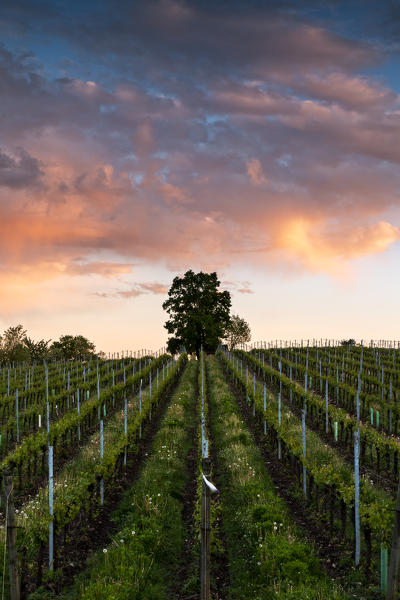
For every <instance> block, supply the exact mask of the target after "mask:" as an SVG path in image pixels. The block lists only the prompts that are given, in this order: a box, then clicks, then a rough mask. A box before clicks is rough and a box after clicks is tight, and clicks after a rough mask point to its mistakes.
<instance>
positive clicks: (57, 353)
mask: <svg viewBox="0 0 400 600" xmlns="http://www.w3.org/2000/svg"><path fill="white" fill-rule="evenodd" d="M50 342H51V340H44V339H42V340H39V341H37V342H36V341H34V340H33V339H32V338H30V337H28V336H27V335H26V330H25V329H24V327H23V326H22V325H16V326H14V327H9V328H8V329H6V331H4V333H3V334H2V335H0V363H16V362H24V361H26V362H32V363H33V362H36V363H40V362H42V361H43V360H52V359H56V360H60V359H76V360H81V359H87V358H90V357H91V356H94V355H95V345H94V344H93V343H92V342H90V341H89V340H88V339H87V338H85V337H84V336H83V335H62V336H61V337H60V339H59V340H58V341H55V342H53V343H52V344H51V345H50Z"/></svg>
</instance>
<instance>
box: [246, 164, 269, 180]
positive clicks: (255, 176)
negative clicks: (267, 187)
mask: <svg viewBox="0 0 400 600" xmlns="http://www.w3.org/2000/svg"><path fill="white" fill-rule="evenodd" d="M246 167H247V174H248V176H249V178H250V181H251V183H253V184H254V185H261V184H262V183H268V180H267V179H266V177H265V175H264V173H263V170H262V166H261V163H260V161H259V160H258V158H252V159H251V160H249V161H248V162H247V163H246Z"/></svg>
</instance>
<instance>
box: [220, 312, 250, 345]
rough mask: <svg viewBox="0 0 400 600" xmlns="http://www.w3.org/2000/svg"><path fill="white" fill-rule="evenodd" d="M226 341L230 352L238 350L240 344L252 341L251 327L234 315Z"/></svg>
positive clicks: (226, 334) (225, 337)
mask: <svg viewBox="0 0 400 600" xmlns="http://www.w3.org/2000/svg"><path fill="white" fill-rule="evenodd" d="M224 340H225V341H226V343H227V344H228V346H229V350H233V349H234V348H236V346H237V345H238V344H245V343H246V342H249V341H250V340H251V331H250V326H249V324H248V323H247V321H245V320H244V319H242V318H241V317H239V315H232V316H231V319H230V321H229V324H228V326H227V328H226V331H225V336H224Z"/></svg>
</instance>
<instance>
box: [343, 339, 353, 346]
mask: <svg viewBox="0 0 400 600" xmlns="http://www.w3.org/2000/svg"><path fill="white" fill-rule="evenodd" d="M340 345H341V346H355V345H356V340H353V338H350V339H349V340H342V341H341V342H340Z"/></svg>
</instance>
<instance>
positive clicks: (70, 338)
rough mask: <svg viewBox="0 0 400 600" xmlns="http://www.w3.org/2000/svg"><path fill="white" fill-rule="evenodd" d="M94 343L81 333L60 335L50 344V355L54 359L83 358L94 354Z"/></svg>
mask: <svg viewBox="0 0 400 600" xmlns="http://www.w3.org/2000/svg"><path fill="white" fill-rule="evenodd" d="M95 349H96V347H95V345H94V344H93V343H92V342H90V341H89V340H88V339H87V338H85V337H84V336H83V335H62V336H61V337H60V339H59V340H58V342H53V343H52V345H51V346H50V355H51V356H52V357H53V358H56V359H67V360H70V359H76V360H84V359H87V358H90V357H91V356H93V355H94V352H95Z"/></svg>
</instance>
